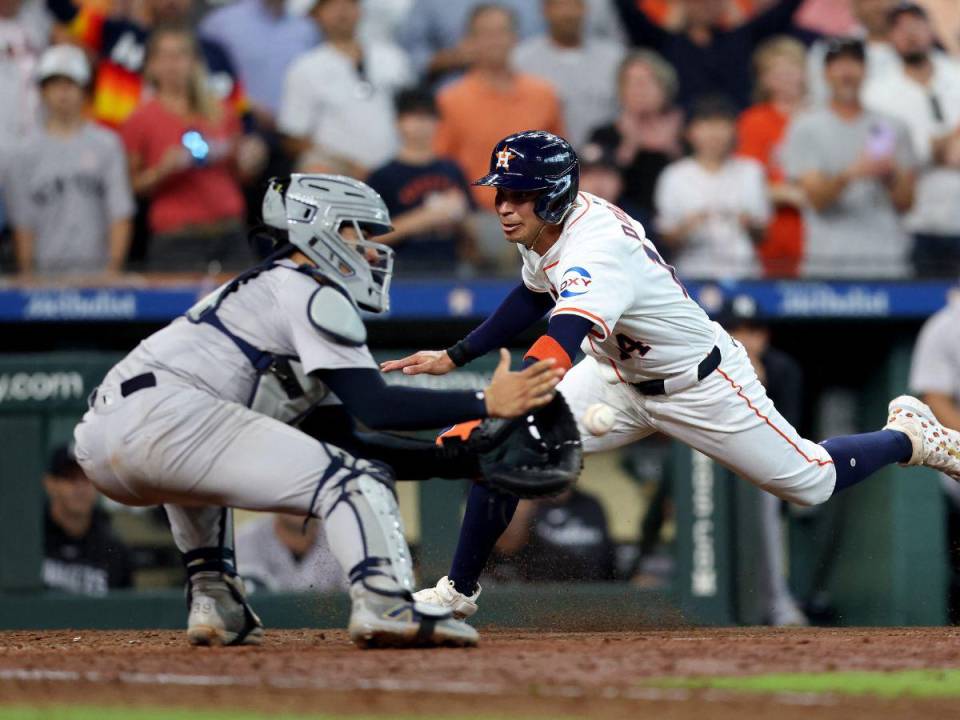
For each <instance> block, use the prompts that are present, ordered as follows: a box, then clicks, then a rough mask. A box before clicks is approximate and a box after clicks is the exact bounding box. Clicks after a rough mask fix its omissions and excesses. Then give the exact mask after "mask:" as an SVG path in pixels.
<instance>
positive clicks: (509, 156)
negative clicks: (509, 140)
mask: <svg viewBox="0 0 960 720" xmlns="http://www.w3.org/2000/svg"><path fill="white" fill-rule="evenodd" d="M515 157H516V155H514V154H513V153H512V152H510V148H504V149H503V150H501V151H500V152H498V153H497V167H496V168H494V170H497V169H499V168H503V169H504V170H509V169H510V161H511V160H513V159H514V158H515Z"/></svg>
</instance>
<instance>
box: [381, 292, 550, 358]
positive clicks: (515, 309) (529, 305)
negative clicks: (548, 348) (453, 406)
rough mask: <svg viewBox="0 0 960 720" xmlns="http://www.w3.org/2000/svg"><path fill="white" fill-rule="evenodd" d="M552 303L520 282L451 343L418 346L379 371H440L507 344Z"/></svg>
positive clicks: (543, 293) (540, 316)
mask: <svg viewBox="0 0 960 720" xmlns="http://www.w3.org/2000/svg"><path fill="white" fill-rule="evenodd" d="M552 307H553V298H552V297H551V296H550V294H549V293H546V292H535V291H533V290H531V289H530V288H528V287H527V286H526V285H524V284H523V283H520V284H519V285H517V286H516V287H515V288H514V289H513V290H511V291H510V294H509V295H507V296H506V297H505V298H504V299H503V302H502V303H500V306H499V307H498V308H497V309H496V310H494V311H493V314H492V315H491V316H490V317H488V318H487V319H486V320H484V321H483V323H481V324H480V325H479V326H478V327H477V328H475V329H474V330H473V331H472V332H471V333H470V334H469V335H467V337H465V338H464V339H463V340H461V341H460V342H458V343H457V344H455V345H454V346H453V347H451V348H449V349H447V350H421V351H420V352H418V353H414V354H413V355H408V356H407V357H405V358H403V359H401V360H388V361H387V362H385V363H382V364H381V365H380V369H381V370H382V371H383V372H392V371H395V370H402V371H403V373H404V374H405V375H420V374H422V373H428V374H430V375H443V374H444V373H448V372H450V371H451V370H453V369H454V368H455V367H460V366H463V365H466V364H467V363H468V362H470V361H471V360H474V359H476V358H478V357H481V356H482V355H486V354H487V353H488V352H490V351H492V350H496V349H497V348H498V347H502V346H504V345H506V344H508V343H509V342H510V341H511V340H512V339H513V338H514V337H516V336H517V335H518V334H519V333H521V332H523V331H524V330H526V329H527V328H528V327H530V326H531V325H533V324H534V323H535V322H537V320H539V319H540V318H542V317H543V316H544V315H546V314H547V312H548V311H549V310H550V309H551V308H552Z"/></svg>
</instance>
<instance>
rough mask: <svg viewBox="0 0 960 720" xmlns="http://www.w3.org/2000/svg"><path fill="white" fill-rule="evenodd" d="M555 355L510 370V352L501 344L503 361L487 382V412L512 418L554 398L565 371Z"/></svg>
mask: <svg viewBox="0 0 960 720" xmlns="http://www.w3.org/2000/svg"><path fill="white" fill-rule="evenodd" d="M555 362H556V361H554V360H553V359H549V360H541V361H540V362H537V363H534V364H533V365H531V366H530V367H528V368H526V369H524V370H521V371H519V372H511V370H510V353H509V352H507V350H506V349H504V348H500V363H499V364H498V365H497V369H496V371H495V372H494V373H493V380H491V381H490V384H489V385H487V387H486V390H485V398H486V404H487V415H489V416H490V417H501V418H512V417H517V416H518V415H523V414H524V413H525V412H529V411H530V410H533V409H534V408H538V407H542V406H544V405H546V404H547V403H548V402H550V401H551V400H553V396H554V394H555V393H556V387H557V383H559V382H560V380H561V379H562V378H563V374H564V371H563V370H562V369H561V368H558V367H555Z"/></svg>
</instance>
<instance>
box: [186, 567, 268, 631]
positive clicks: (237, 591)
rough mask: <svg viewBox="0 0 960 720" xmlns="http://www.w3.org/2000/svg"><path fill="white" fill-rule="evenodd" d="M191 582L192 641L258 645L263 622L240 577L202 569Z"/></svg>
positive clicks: (189, 623)
mask: <svg viewBox="0 0 960 720" xmlns="http://www.w3.org/2000/svg"><path fill="white" fill-rule="evenodd" d="M187 582H188V590H187V593H188V595H187V598H188V602H189V605H190V615H189V617H188V618H187V638H189V640H190V644H191V645H259V644H260V643H261V642H262V641H263V623H262V622H260V618H258V617H257V614H256V613H255V612H253V609H252V608H251V607H250V605H249V604H248V603H247V600H246V597H245V596H244V593H243V586H242V585H241V582H242V581H241V580H240V579H239V578H237V577H231V576H229V575H224V574H223V573H220V572H213V571H210V572H199V573H196V574H195V575H194V576H193V577H192V578H190V580H188V581H187Z"/></svg>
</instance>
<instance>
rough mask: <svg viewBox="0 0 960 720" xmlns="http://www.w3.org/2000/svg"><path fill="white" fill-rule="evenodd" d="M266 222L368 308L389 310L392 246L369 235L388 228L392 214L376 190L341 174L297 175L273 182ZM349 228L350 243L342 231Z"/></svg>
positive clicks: (266, 202)
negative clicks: (283, 234) (284, 235)
mask: <svg viewBox="0 0 960 720" xmlns="http://www.w3.org/2000/svg"><path fill="white" fill-rule="evenodd" d="M263 222H264V224H265V225H267V226H268V227H271V228H275V229H276V230H280V231H285V232H286V235H287V237H286V240H287V241H288V242H289V243H290V245H292V246H293V247H295V248H297V249H298V250H300V252H302V253H303V254H304V255H306V256H307V257H308V258H310V259H311V260H313V261H314V262H315V263H316V264H317V267H318V268H319V269H320V270H321V271H322V272H323V273H324V274H325V275H326V276H327V277H328V278H330V279H331V280H333V281H335V282H337V283H339V284H340V285H341V286H342V287H343V288H344V289H345V290H346V291H347V292H348V293H349V294H350V296H351V297H352V298H353V299H354V301H356V303H357V305H359V306H360V307H361V308H363V309H364V310H369V311H370V312H375V313H381V312H384V311H386V310H389V309H390V278H391V276H392V275H393V249H392V248H390V247H389V246H387V245H384V244H383V243H378V242H374V241H372V240H370V239H369V238H370V237H372V236H376V235H381V234H383V233H386V232H390V230H392V229H393V228H392V227H391V225H390V213H389V212H388V210H387V206H386V205H385V204H384V202H383V200H382V199H381V198H380V196H379V195H378V194H377V193H376V192H374V190H373V188H371V187H370V186H368V185H365V184H364V183H362V182H360V181H359V180H354V179H353V178H348V177H344V176H342V175H320V174H317V175H305V174H294V175H291V176H290V177H289V178H288V179H284V180H278V179H276V178H274V179H273V180H271V181H270V185H269V187H268V188H267V192H266V194H265V195H264V196H263ZM345 227H348V228H351V229H352V232H351V233H350V234H351V235H352V239H351V240H349V241H347V240H346V239H345V238H344V237H343V236H342V235H341V231H343V230H344V228H345Z"/></svg>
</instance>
